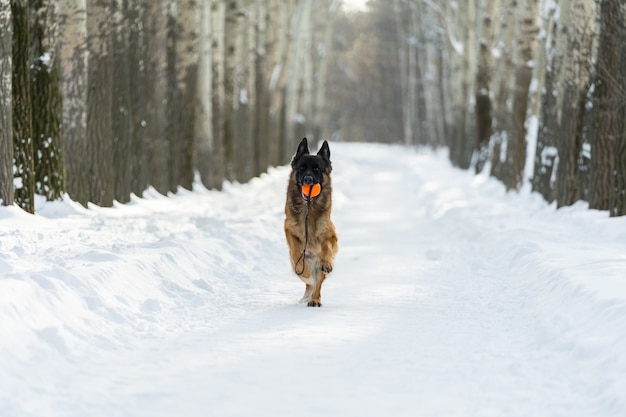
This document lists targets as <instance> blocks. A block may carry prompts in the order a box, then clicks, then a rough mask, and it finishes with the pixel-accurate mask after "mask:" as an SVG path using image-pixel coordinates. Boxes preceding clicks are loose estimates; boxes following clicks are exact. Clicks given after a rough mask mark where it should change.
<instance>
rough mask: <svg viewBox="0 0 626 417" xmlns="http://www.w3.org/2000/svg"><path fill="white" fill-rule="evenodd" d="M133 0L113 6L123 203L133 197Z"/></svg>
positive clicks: (114, 109)
mask: <svg viewBox="0 0 626 417" xmlns="http://www.w3.org/2000/svg"><path fill="white" fill-rule="evenodd" d="M131 2H132V0H115V1H113V2H112V9H111V22H112V25H111V46H112V49H111V59H112V62H113V65H112V71H113V75H112V85H111V86H110V88H111V90H112V92H111V94H112V97H111V101H112V106H111V128H112V141H113V142H112V145H113V149H112V152H113V164H114V166H113V168H114V169H113V174H114V196H115V199H116V200H117V201H119V202H121V203H127V202H128V201H130V193H131V176H132V160H133V159H134V155H132V154H131V138H132V135H133V125H132V118H133V114H132V113H131V104H130V100H131V96H130V94H131V81H130V72H131V68H130V65H131V62H132V58H131V56H130V33H131V30H130V29H131V27H130V26H131V25H130V18H131V14H130V12H131V10H132V7H133V6H132V3H131Z"/></svg>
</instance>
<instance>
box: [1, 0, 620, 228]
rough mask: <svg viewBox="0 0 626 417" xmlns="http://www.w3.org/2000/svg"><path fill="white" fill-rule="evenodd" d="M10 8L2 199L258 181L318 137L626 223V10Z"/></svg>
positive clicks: (535, 5) (308, 5)
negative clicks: (439, 164)
mask: <svg viewBox="0 0 626 417" xmlns="http://www.w3.org/2000/svg"><path fill="white" fill-rule="evenodd" d="M346 6H347V5H345V4H342V2H341V1H340V0H265V1H263V0H231V1H219V0H212V1H210V0H207V1H199V0H57V1H53V0H0V200H1V202H2V204H3V205H12V204H17V205H19V206H20V207H22V208H23V209H24V210H26V211H29V212H31V213H32V212H34V210H35V204H34V201H35V195H43V196H45V198H46V199H48V200H55V199H60V198H63V197H64V196H66V197H69V198H71V199H72V200H75V201H78V202H80V203H81V204H83V205H85V206H87V204H88V203H89V202H91V203H94V204H97V205H100V206H111V205H113V202H114V201H115V200H117V201H119V202H122V203H125V202H128V201H129V200H130V196H131V194H132V193H134V194H136V195H138V196H142V194H143V192H144V191H145V190H146V189H147V188H148V187H154V189H156V190H157V191H159V192H160V193H163V194H167V193H168V192H174V193H175V192H176V191H177V190H178V188H179V187H183V188H186V189H191V188H192V187H193V184H194V181H195V178H196V175H197V177H198V178H199V179H200V181H201V182H202V184H203V185H204V186H206V187H207V188H216V189H219V188H221V186H222V184H223V182H224V181H225V180H228V181H238V182H245V181H247V180H249V179H251V178H252V177H254V176H256V175H258V174H260V173H261V172H263V171H265V170H266V169H267V168H268V167H269V166H277V165H282V164H285V163H287V162H288V161H289V158H290V157H291V155H292V153H293V150H294V149H295V146H296V144H297V142H298V141H299V140H300V139H301V138H302V137H303V136H308V137H309V138H310V139H312V140H313V141H316V140H319V139H321V138H329V139H333V140H345V141H377V142H401V143H404V144H406V145H408V146H416V145H421V146H431V147H442V146H445V147H447V148H448V149H449V157H450V160H451V162H452V163H453V164H454V165H455V166H458V167H461V168H465V169H472V170H474V171H475V172H481V171H483V170H489V172H490V173H491V175H493V176H495V177H497V178H498V179H500V180H501V181H502V182H503V183H504V184H505V185H506V187H507V189H508V190H520V189H521V188H522V187H524V186H526V185H528V186H529V187H531V189H532V190H533V191H536V192H539V193H541V195H543V197H544V198H545V199H546V200H547V201H548V202H553V201H556V205H557V206H558V207H561V206H566V205H571V204H573V203H574V202H576V201H578V200H585V201H587V202H588V203H589V207H590V208H593V209H600V210H608V211H609V213H610V215H611V216H620V215H624V214H626V137H625V136H626V128H625V126H624V123H625V120H626V117H625V116H626V114H625V109H626V106H625V105H624V104H625V103H626V100H625V98H626V25H625V22H624V17H625V10H624V8H625V7H626V5H625V1H624V0H458V1H453V0H452V1H448V0H370V1H369V2H367V7H366V8H363V9H353V8H348V7H346Z"/></svg>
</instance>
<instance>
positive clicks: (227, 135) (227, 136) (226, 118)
mask: <svg viewBox="0 0 626 417" xmlns="http://www.w3.org/2000/svg"><path fill="white" fill-rule="evenodd" d="M241 1H242V0H230V1H228V2H227V4H226V10H225V14H224V49H223V52H224V57H223V59H224V78H223V84H224V96H223V101H222V103H220V118H221V122H220V123H221V126H222V128H221V134H222V143H223V144H224V159H225V174H226V178H227V179H229V180H235V179H236V178H237V167H236V165H235V163H236V162H235V155H236V153H235V152H236V150H235V137H234V133H235V111H234V106H235V100H238V99H239V98H238V97H235V75H236V73H235V71H236V66H237V52H238V51H237V46H238V44H237V42H238V40H239V36H240V34H239V32H240V27H239V26H240V23H239V18H240V17H241Z"/></svg>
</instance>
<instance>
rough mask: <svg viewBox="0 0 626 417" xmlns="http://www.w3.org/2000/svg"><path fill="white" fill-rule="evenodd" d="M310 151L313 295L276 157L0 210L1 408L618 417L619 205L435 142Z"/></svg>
mask: <svg viewBox="0 0 626 417" xmlns="http://www.w3.org/2000/svg"><path fill="white" fill-rule="evenodd" d="M331 152H332V159H333V166H334V172H333V182H334V189H335V194H334V214H333V219H334V221H335V224H336V226H337V230H338V234H339V246H340V251H339V254H338V256H337V259H336V263H335V269H334V271H333V273H332V274H331V275H330V277H329V279H328V280H327V281H326V282H325V285H324V290H323V293H322V302H323V304H324V306H323V307H322V308H307V307H306V306H305V305H303V304H298V300H299V298H300V296H301V295H302V292H303V290H304V288H303V284H302V283H301V282H300V281H299V280H298V279H297V278H296V277H295V275H294V274H293V273H292V272H291V270H290V265H289V262H288V258H287V249H286V244H285V242H284V235H283V232H282V221H283V217H284V214H283V205H284V193H285V189H286V179H287V175H288V172H289V171H288V169H287V168H286V167H281V168H277V169H271V170H270V172H269V174H266V175H263V176H262V177H261V178H258V179H255V180H253V181H252V182H251V183H249V184H245V185H237V184H235V185H227V186H226V189H225V190H224V191H223V192H211V191H206V190H198V191H194V192H184V191H183V192H180V193H179V194H177V195H176V196H172V197H171V198H165V197H160V196H158V195H157V194H156V193H153V192H151V193H148V196H147V198H145V199H134V200H133V202H132V203H131V204H128V205H124V206H122V205H120V206H118V207H116V208H113V209H100V208H96V207H94V208H92V209H90V210H84V209H82V208H80V207H77V206H76V205H74V204H72V203H70V202H63V203H53V204H50V203H48V204H45V205H44V206H43V207H41V208H40V210H39V212H40V214H39V215H37V216H29V215H26V214H24V213H21V212H19V210H17V209H15V208H0V416H2V417H5V416H11V417H22V416H47V417H48V416H49V417H55V416H81V417H82V416H92V417H96V416H107V417H109V416H133V417H135V416H150V417H155V416H209V415H210V416H242V417H243V416H250V415H256V416H287V415H290V416H291V415H297V416H326V417H328V416H337V417H339V416H341V417H347V416H361V417H362V416H418V415H419V416H464V417H465V416H507V417H508V416H567V417H573V416H581V417H582V416H584V417H588V416H623V415H626V218H620V219H609V218H608V215H607V213H606V212H597V211H589V210H587V209H586V207H585V206H584V204H578V205H576V206H574V207H570V208H565V209H561V210H558V211H557V210H555V208H554V207H553V206H548V205H546V204H545V202H543V201H542V200H541V198H540V197H538V196H536V195H532V194H530V193H529V192H527V191H523V192H521V193H520V194H506V193H505V192H504V188H503V186H502V185H501V184H499V183H497V182H496V181H494V180H491V179H489V178H487V177H484V176H478V177H474V176H472V175H471V174H470V173H469V172H467V171H459V170H455V169H453V168H451V167H450V166H449V164H448V163H447V159H446V156H445V154H443V153H442V152H438V153H433V152H429V151H419V152H418V151H411V150H406V149H405V148H401V147H395V146H385V145H364V144H331Z"/></svg>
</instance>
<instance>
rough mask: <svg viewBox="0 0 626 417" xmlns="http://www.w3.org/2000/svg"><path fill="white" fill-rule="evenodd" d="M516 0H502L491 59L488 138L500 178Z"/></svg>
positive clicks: (493, 171)
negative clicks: (494, 57) (494, 56)
mask: <svg viewBox="0 0 626 417" xmlns="http://www.w3.org/2000/svg"><path fill="white" fill-rule="evenodd" d="M516 7H517V0H502V9H501V11H500V13H499V14H498V15H499V18H500V19H499V22H498V27H497V29H496V39H498V42H497V43H496V48H497V50H498V58H497V60H496V63H495V72H494V76H493V79H492V85H493V89H494V91H493V97H494V98H493V100H494V108H493V110H494V111H493V120H492V124H493V129H494V131H493V135H492V139H491V141H490V142H491V145H490V147H491V172H490V174H491V175H493V176H495V177H496V178H499V179H501V178H503V175H504V174H503V172H502V171H503V167H504V166H505V165H506V155H507V148H508V143H509V137H510V130H511V118H510V117H509V115H510V113H511V111H512V108H511V104H510V103H511V101H512V100H511V92H512V91H513V85H514V84H513V81H514V77H511V74H513V72H514V68H513V61H514V53H515V44H514V39H515V18H516V13H515V10H516Z"/></svg>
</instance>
